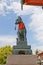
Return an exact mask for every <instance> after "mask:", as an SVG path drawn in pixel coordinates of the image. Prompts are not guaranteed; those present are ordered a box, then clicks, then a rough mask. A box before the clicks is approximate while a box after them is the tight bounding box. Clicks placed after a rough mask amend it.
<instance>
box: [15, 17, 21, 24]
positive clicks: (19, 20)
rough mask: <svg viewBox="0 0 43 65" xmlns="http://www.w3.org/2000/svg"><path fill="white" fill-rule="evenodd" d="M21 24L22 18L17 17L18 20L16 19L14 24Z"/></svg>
mask: <svg viewBox="0 0 43 65" xmlns="http://www.w3.org/2000/svg"><path fill="white" fill-rule="evenodd" d="M21 22H22V18H21V17H20V16H18V18H17V19H16V23H15V24H19V23H21Z"/></svg>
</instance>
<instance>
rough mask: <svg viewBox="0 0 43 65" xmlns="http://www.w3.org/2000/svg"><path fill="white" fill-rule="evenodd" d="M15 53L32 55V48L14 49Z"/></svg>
mask: <svg viewBox="0 0 43 65" xmlns="http://www.w3.org/2000/svg"><path fill="white" fill-rule="evenodd" d="M13 54H16V55H18V54H24V55H28V54H29V55H31V54H32V50H31V49H15V50H13Z"/></svg>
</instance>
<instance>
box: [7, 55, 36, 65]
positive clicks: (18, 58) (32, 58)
mask: <svg viewBox="0 0 43 65" xmlns="http://www.w3.org/2000/svg"><path fill="white" fill-rule="evenodd" d="M6 65H37V56H36V55H10V56H8V57H7V63H6Z"/></svg>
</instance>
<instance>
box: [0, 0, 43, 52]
mask: <svg viewBox="0 0 43 65" xmlns="http://www.w3.org/2000/svg"><path fill="white" fill-rule="evenodd" d="M18 16H21V18H22V20H23V22H24V24H25V26H26V29H27V44H28V45H31V48H32V50H33V52H34V51H35V50H36V49H39V50H41V51H43V9H42V7H41V6H32V5H23V10H21V4H20V0H0V47H3V46H6V45H10V46H13V45H16V38H17V30H15V24H14V23H15V20H16V19H17V17H18Z"/></svg>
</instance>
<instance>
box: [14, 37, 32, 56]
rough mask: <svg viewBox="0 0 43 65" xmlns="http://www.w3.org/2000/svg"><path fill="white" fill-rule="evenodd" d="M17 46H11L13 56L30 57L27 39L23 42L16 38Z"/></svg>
mask: <svg viewBox="0 0 43 65" xmlns="http://www.w3.org/2000/svg"><path fill="white" fill-rule="evenodd" d="M16 43H17V45H16V46H13V49H14V50H13V54H16V55H17V54H25V55H27V54H29V55H31V54H32V50H31V46H30V45H27V39H24V40H22V41H21V40H20V41H19V40H18V38H17V42H16Z"/></svg>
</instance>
